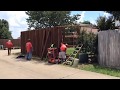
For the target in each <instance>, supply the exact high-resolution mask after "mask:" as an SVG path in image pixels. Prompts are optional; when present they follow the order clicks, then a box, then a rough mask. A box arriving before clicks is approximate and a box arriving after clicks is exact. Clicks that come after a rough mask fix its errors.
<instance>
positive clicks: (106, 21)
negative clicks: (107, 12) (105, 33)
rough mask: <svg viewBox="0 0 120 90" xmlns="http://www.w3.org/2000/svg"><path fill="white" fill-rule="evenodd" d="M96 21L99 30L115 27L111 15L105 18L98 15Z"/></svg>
mask: <svg viewBox="0 0 120 90" xmlns="http://www.w3.org/2000/svg"><path fill="white" fill-rule="evenodd" d="M96 22H97V28H98V29H99V30H100V31H102V30H109V29H114V28H115V26H114V23H113V17H112V16H109V17H108V18H106V17H104V16H100V17H98V18H97V20H96Z"/></svg>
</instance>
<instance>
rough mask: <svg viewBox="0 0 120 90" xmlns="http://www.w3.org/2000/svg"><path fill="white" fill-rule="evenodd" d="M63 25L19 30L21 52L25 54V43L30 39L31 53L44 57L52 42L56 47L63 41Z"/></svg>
mask: <svg viewBox="0 0 120 90" xmlns="http://www.w3.org/2000/svg"><path fill="white" fill-rule="evenodd" d="M62 30H64V28H63V27H54V28H46V29H40V30H30V31H24V32H21V53H23V54H25V53H26V49H25V44H26V42H27V40H28V39H31V42H32V44H33V55H35V56H38V57H40V58H43V57H46V55H47V48H49V47H50V46H51V44H54V45H55V46H56V47H57V48H58V47H60V43H61V42H62V41H63V39H64V36H63V34H62Z"/></svg>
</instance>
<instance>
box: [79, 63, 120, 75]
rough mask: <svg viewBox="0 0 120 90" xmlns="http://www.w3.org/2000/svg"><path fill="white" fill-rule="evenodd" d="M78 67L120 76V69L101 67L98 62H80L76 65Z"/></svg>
mask: <svg viewBox="0 0 120 90" xmlns="http://www.w3.org/2000/svg"><path fill="white" fill-rule="evenodd" d="M78 68H79V69H81V70H87V71H92V72H97V73H102V74H106V75H111V76H116V77H120V70H118V69H111V68H106V67H101V66H99V65H98V64H81V65H79V66H78Z"/></svg>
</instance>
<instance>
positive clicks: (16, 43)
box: [0, 39, 21, 48]
mask: <svg viewBox="0 0 120 90" xmlns="http://www.w3.org/2000/svg"><path fill="white" fill-rule="evenodd" d="M8 40H9V39H0V45H3V47H4V48H6V42H7V41H8ZM11 41H12V43H13V45H14V47H17V48H20V47H21V40H20V39H11Z"/></svg>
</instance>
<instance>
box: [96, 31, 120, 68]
mask: <svg viewBox="0 0 120 90" xmlns="http://www.w3.org/2000/svg"><path fill="white" fill-rule="evenodd" d="M98 62H99V64H100V65H102V66H105V67H111V68H120V33H119V32H118V31H115V30H109V31H101V32H99V33H98Z"/></svg>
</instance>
